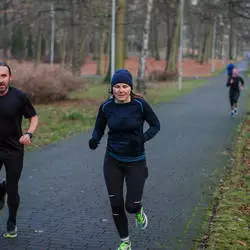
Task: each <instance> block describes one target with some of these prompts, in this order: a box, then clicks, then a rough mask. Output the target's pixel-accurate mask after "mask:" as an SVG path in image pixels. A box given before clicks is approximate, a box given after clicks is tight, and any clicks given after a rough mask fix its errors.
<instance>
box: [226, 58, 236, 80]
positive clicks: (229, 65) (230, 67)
mask: <svg viewBox="0 0 250 250" xmlns="http://www.w3.org/2000/svg"><path fill="white" fill-rule="evenodd" d="M234 68H235V65H234V63H233V60H232V59H231V60H230V61H229V64H228V65H227V75H228V78H229V77H231V76H232V75H233V69H234Z"/></svg>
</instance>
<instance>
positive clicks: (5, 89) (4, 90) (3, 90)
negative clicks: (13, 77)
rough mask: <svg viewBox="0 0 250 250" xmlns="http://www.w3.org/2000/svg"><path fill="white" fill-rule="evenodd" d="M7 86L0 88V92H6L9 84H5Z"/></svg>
mask: <svg viewBox="0 0 250 250" xmlns="http://www.w3.org/2000/svg"><path fill="white" fill-rule="evenodd" d="M0 85H1V84H0ZM3 86H4V87H5V88H4V89H2V88H1V89H0V94H3V93H5V92H6V91H7V90H8V88H9V85H7V86H6V85H3Z"/></svg>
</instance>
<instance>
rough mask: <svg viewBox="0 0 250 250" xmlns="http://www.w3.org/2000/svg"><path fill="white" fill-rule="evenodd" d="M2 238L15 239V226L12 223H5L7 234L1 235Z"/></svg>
mask: <svg viewBox="0 0 250 250" xmlns="http://www.w3.org/2000/svg"><path fill="white" fill-rule="evenodd" d="M3 237H4V238H10V239H13V238H16V237H17V226H16V225H15V224H13V223H12V222H8V223H7V232H6V233H5V234H4V235H3Z"/></svg>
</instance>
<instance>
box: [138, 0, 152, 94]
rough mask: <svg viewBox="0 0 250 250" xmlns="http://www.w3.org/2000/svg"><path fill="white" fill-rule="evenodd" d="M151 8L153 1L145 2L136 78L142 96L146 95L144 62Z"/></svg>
mask: <svg viewBox="0 0 250 250" xmlns="http://www.w3.org/2000/svg"><path fill="white" fill-rule="evenodd" d="M152 7H153V0H147V15H146V20H145V24H144V30H143V39H142V43H143V44H142V50H141V54H140V58H139V67H138V78H137V91H139V92H141V91H143V93H144V94H146V80H145V70H146V60H147V55H148V40H149V32H150V21H151V13H152Z"/></svg>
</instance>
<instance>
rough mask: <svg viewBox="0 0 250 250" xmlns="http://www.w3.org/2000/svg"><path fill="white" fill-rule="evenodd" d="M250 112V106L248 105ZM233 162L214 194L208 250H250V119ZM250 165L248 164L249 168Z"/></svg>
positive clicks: (245, 126)
mask: <svg viewBox="0 0 250 250" xmlns="http://www.w3.org/2000/svg"><path fill="white" fill-rule="evenodd" d="M248 106H249V110H250V103H249V105H248ZM233 158H234V161H233V163H232V165H231V169H230V171H229V172H228V173H227V176H226V178H225V181H224V183H223V184H222V185H220V187H219V188H218V190H217V191H216V193H215V195H214V196H215V197H217V198H219V205H218V207H217V209H216V217H215V221H214V222H213V223H212V225H211V228H210V231H209V241H208V249H211V250H213V249H250V164H249V163H250V115H247V116H246V120H245V122H244V124H243V125H241V126H240V132H239V136H238V138H237V140H236V145H235V147H234V153H233ZM247 163H248V164H247Z"/></svg>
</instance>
